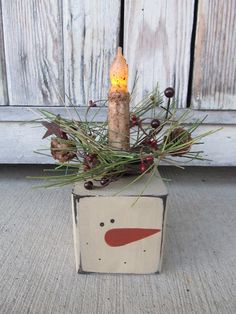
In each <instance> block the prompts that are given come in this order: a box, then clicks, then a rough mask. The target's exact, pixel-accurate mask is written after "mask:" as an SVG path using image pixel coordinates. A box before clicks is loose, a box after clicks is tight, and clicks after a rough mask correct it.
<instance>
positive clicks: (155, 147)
mask: <svg viewBox="0 0 236 314" xmlns="http://www.w3.org/2000/svg"><path fill="white" fill-rule="evenodd" d="M150 146H151V147H152V148H154V149H157V140H155V139H154V138H151V140H150Z"/></svg>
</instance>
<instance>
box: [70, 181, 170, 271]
mask: <svg viewBox="0 0 236 314" xmlns="http://www.w3.org/2000/svg"><path fill="white" fill-rule="evenodd" d="M148 178H149V177H148V176H144V177H143V178H141V179H140V180H138V181H137V182H136V183H134V184H132V185H130V186H128V187H126V188H125V189H124V187H125V186H126V185H127V184H129V182H131V181H132V180H134V177H126V178H122V179H120V180H118V181H116V182H113V183H111V184H110V185H109V186H107V187H105V188H101V189H100V188H98V189H94V190H91V191H88V190H85V189H84V186H83V183H79V184H76V185H75V187H74V190H73V193H72V214H73V234H74V246H75V260H76V270H77V271H78V272H79V273H88V272H96V273H125V274H126V273H133V274H149V273H158V272H160V270H161V261H162V254H163V240H164V232H165V217H166V198H167V189H166V187H165V185H164V183H163V181H162V180H161V178H160V177H157V176H153V178H152V179H151V182H149V184H148V186H147V187H146V189H145V190H144V187H145V186H146V184H147V180H148ZM122 189H123V190H122ZM143 190H144V192H143ZM118 192H120V193H119V194H117V193H118ZM142 192H143V194H142ZM140 194H142V196H141V197H139V198H138V196H139V195H140ZM137 198H138V200H137Z"/></svg>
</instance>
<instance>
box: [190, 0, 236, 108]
mask: <svg viewBox="0 0 236 314" xmlns="http://www.w3.org/2000/svg"><path fill="white" fill-rule="evenodd" d="M235 12H236V1H235V0H227V1H225V0H214V1H208V0H199V8H198V19H197V33H196V42H195V54H194V56H195V58H194V75H193V87H192V90H193V97H192V106H193V108H196V109H212V110H217V109H236V96H235V94H236V79H235V75H236V58H235V43H236V28H235V24H236V15H235Z"/></svg>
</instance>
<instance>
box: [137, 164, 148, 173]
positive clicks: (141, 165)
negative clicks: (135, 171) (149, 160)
mask: <svg viewBox="0 0 236 314" xmlns="http://www.w3.org/2000/svg"><path fill="white" fill-rule="evenodd" d="M139 169H140V171H141V172H145V171H146V170H147V167H146V165H145V164H144V163H141V164H140V166H139Z"/></svg>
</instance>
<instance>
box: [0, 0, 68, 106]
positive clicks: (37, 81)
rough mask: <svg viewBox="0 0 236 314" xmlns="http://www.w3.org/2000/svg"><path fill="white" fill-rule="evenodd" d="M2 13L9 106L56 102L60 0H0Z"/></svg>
mask: <svg viewBox="0 0 236 314" xmlns="http://www.w3.org/2000/svg"><path fill="white" fill-rule="evenodd" d="M2 15H3V25H4V39H5V53H6V67H7V81H8V94H9V102H10V105H28V104H30V105H35V106H39V105H40V106H42V105H55V104H57V103H58V100H57V91H58V90H60V91H61V92H62V91H63V88H64V75H63V45H62V18H61V0H40V1H37V0H17V1H16V0H2ZM49 71H50V73H51V74H50V75H49V74H48V73H49Z"/></svg>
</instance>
